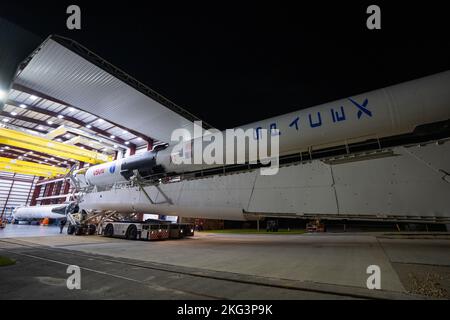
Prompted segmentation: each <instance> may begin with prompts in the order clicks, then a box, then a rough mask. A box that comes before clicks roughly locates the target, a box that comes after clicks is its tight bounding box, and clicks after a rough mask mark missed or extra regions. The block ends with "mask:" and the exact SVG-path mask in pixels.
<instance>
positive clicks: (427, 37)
mask: <svg viewBox="0 0 450 320" xmlns="http://www.w3.org/2000/svg"><path fill="white" fill-rule="evenodd" d="M9 2H10V3H8V1H6V0H2V3H1V4H0V8H1V9H0V16H2V17H3V18H6V19H8V20H9V21H11V22H14V23H16V24H18V25H20V26H22V27H24V28H26V29H28V30H29V31H32V32H34V33H36V34H38V35H40V36H42V37H46V36H47V35H49V34H52V33H55V34H60V35H63V36H67V37H69V38H72V39H74V40H76V41H78V42H80V43H81V44H83V45H84V46H86V47H87V48H89V49H90V50H92V51H94V52H95V53H97V54H99V55H100V56H102V57H103V58H104V59H106V60H108V61H110V62H111V63H113V64H114V65H116V66H117V67H119V68H121V69H123V70H125V71H126V72H127V73H129V74H131V75H132V76H134V77H135V78H137V79H138V80H140V81H142V82H144V83H145V84H147V85H148V86H150V87H151V88H152V89H154V90H156V91H158V92H159V93H161V94H163V95H165V96H166V97H168V98H169V99H171V100H173V101H174V102H175V103H177V104H179V105H180V106H182V107H183V108H185V109H187V110H189V111H190V112H192V113H194V114H196V115H197V116H198V117H200V118H201V119H203V120H205V121H207V122H209V123H210V124H212V125H213V126H216V127H218V128H222V129H223V128H226V127H233V126H237V125H240V124H245V123H248V122H252V121H256V120H259V119H263V118H267V117H270V116H275V115H279V114H282V113H286V112H290V111H294V110H298V109H301V108H304V107H309V106H313V105H316V104H320V103H324V102H327V101H331V100H335V99H338V98H344V97H346V96H349V95H353V94H357V93H361V92H364V91H368V90H372V89H377V88H380V87H383V86H386V85H390V84H395V83H398V82H402V81H406V80H411V79H414V78H417V77H421V76H425V75H429V74H433V73H436V72H440V71H444V70H448V69H450V32H449V29H450V24H449V22H448V21H450V16H449V13H448V11H447V8H446V7H445V5H444V1H442V2H435V3H433V2H432V1H426V2H422V3H421V4H416V2H412V1H390V3H391V4H388V3H384V2H383V3H382V2H375V3H376V4H378V5H380V7H381V10H382V30H376V31H370V30H368V29H367V28H366V19H367V16H368V15H367V14H366V13H365V11H366V8H367V6H368V5H369V4H372V3H373V2H361V1H360V2H353V3H351V2H350V1H329V2H319V1H315V2H314V3H315V5H311V4H309V5H307V4H304V1H297V2H298V3H301V5H299V6H286V5H275V1H272V3H271V4H270V5H263V4H262V3H263V2H254V3H252V2H245V3H247V5H246V6H245V7H244V6H243V5H242V2H243V1H241V2H235V3H233V2H230V1H224V2H218V1H210V2H207V3H210V5H204V4H200V3H197V4H193V3H194V2H191V1H185V2H184V3H185V5H180V4H178V3H176V2H169V1H164V3H165V5H164V6H161V5H156V3H157V2H155V3H153V2H152V1H137V2H133V1H120V2H112V1H111V2H97V1H96V2H95V5H94V4H92V1H91V2H82V1H58V3H57V4H56V2H55V1H53V2H48V3H46V2H43V1H30V2H23V3H19V2H18V1H9ZM211 3H212V4H211ZM333 3H334V4H333ZM336 3H337V4H336ZM344 3H345V4H344ZM393 3H395V4H396V5H395V6H394V5H393ZM69 4H78V5H80V7H81V10H82V30H81V31H69V30H67V29H66V26H65V23H66V18H67V15H66V13H65V11H66V8H67V6H68V5H69ZM2 45H4V44H2Z"/></svg>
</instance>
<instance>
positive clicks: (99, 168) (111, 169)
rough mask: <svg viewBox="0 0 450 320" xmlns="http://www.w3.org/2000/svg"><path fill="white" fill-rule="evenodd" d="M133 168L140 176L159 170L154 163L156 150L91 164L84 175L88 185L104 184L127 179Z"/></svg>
mask: <svg viewBox="0 0 450 320" xmlns="http://www.w3.org/2000/svg"><path fill="white" fill-rule="evenodd" d="M134 170H137V171H138V172H139V175H141V176H142V177H145V176H148V175H151V174H154V173H158V172H160V170H161V169H160V167H159V166H157V164H156V152H153V151H148V152H144V153H141V154H138V155H133V156H130V157H128V158H123V159H118V160H115V161H112V162H107V163H102V164H99V165H96V166H93V167H91V168H89V169H88V170H87V171H86V174H85V177H86V182H87V183H88V184H90V185H95V186H106V185H112V184H114V183H120V182H126V181H128V180H129V179H130V177H131V176H133V175H134V172H133V171H134Z"/></svg>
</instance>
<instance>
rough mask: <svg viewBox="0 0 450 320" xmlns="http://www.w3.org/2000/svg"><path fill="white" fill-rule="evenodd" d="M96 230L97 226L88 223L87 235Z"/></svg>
mask: <svg viewBox="0 0 450 320" xmlns="http://www.w3.org/2000/svg"><path fill="white" fill-rule="evenodd" d="M96 230H97V227H96V226H95V224H90V225H89V226H88V235H90V236H92V235H93V234H95V231H96Z"/></svg>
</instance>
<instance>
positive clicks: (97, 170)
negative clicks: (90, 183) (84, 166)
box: [94, 168, 105, 176]
mask: <svg viewBox="0 0 450 320" xmlns="http://www.w3.org/2000/svg"><path fill="white" fill-rule="evenodd" d="M103 173H105V168H100V169H96V170H94V176H98V175H100V174H103Z"/></svg>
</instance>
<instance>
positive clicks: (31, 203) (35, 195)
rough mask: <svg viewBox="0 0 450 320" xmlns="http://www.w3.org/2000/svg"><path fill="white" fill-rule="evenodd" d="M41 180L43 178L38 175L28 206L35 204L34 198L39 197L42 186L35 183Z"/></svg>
mask: <svg viewBox="0 0 450 320" xmlns="http://www.w3.org/2000/svg"><path fill="white" fill-rule="evenodd" d="M42 180H44V178H42V177H39V179H38V181H37V182H36V186H35V187H34V191H33V195H32V196H31V202H30V206H35V205H36V204H37V200H36V198H37V197H39V195H40V194H41V188H42V186H38V185H37V184H38V183H39V182H42Z"/></svg>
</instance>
